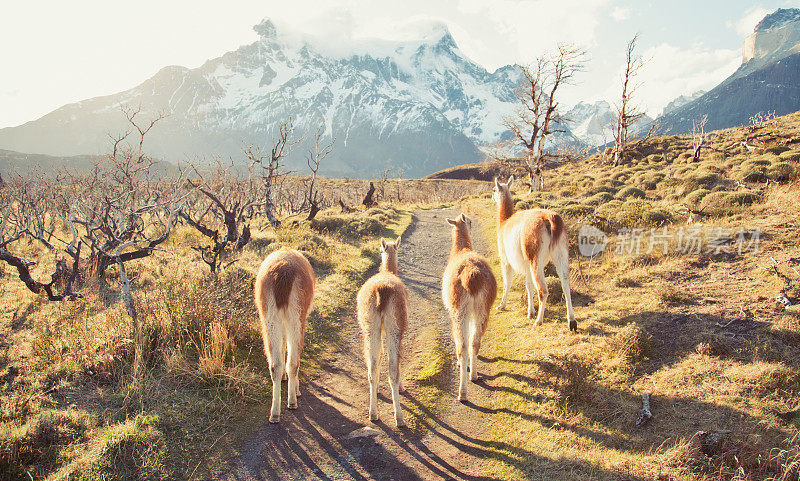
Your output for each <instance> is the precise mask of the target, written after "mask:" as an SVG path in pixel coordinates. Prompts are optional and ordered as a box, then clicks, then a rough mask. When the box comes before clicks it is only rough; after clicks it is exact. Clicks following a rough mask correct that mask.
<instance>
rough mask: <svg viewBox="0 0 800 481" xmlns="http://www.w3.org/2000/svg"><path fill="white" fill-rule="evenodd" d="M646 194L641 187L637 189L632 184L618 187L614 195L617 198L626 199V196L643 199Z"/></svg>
mask: <svg viewBox="0 0 800 481" xmlns="http://www.w3.org/2000/svg"><path fill="white" fill-rule="evenodd" d="M646 196H647V195H646V194H645V193H644V191H643V190H642V189H637V188H636V187H633V186H628V187H625V188H623V189H620V191H619V192H617V195H615V196H614V197H615V198H617V199H627V198H628V197H632V198H634V199H644V198H645V197H646Z"/></svg>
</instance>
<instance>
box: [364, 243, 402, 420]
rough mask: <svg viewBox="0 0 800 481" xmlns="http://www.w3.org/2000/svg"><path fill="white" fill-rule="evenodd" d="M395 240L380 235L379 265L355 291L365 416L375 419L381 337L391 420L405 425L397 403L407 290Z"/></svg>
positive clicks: (399, 388) (398, 400)
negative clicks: (365, 387)
mask: <svg viewBox="0 0 800 481" xmlns="http://www.w3.org/2000/svg"><path fill="white" fill-rule="evenodd" d="M398 247H400V237H398V238H397V240H396V241H395V242H386V240H384V239H381V244H380V250H381V267H380V270H379V271H378V273H377V274H375V275H374V276H372V277H370V278H369V279H368V280H367V282H365V283H364V285H363V286H362V287H361V290H359V291H358V323H359V325H360V326H361V333H362V334H363V336H364V359H365V361H366V363H367V378H368V379H369V419H370V421H377V420H378V406H377V404H378V378H379V377H380V363H381V358H382V357H383V352H382V351H383V349H382V347H381V337H383V338H384V343H385V344H386V351H387V357H388V358H389V384H390V386H391V389H392V402H393V403H394V421H395V424H396V425H397V426H398V427H400V426H405V421H403V411H402V409H401V407H400V391H401V390H402V386H401V381H400V350H401V347H402V342H403V334H405V332H406V326H407V311H406V302H407V299H408V294H407V293H406V288H405V286H404V285H403V281H401V280H400V278H399V277H397V249H398Z"/></svg>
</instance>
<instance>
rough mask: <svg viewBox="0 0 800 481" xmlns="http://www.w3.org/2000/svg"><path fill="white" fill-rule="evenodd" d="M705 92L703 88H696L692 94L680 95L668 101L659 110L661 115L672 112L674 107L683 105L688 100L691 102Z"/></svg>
mask: <svg viewBox="0 0 800 481" xmlns="http://www.w3.org/2000/svg"><path fill="white" fill-rule="evenodd" d="M705 94H706V91H705V90H698V91H697V92H695V93H693V94H692V95H681V96H679V97H678V98H676V99H675V100H673V101H672V102H670V103H668V104H667V106H666V107H664V110H662V111H661V115H666V114H668V113H670V112H672V111H673V110H675V109H678V108H680V107H683V106H684V105H686V104H688V103H689V102H693V101H695V100H697V99H699V98H700V97H702V96H703V95H705Z"/></svg>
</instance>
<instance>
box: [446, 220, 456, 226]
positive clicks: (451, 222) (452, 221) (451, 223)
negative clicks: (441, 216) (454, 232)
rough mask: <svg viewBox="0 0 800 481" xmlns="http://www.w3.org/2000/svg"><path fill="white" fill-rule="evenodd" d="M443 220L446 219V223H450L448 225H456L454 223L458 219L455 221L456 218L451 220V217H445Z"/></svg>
mask: <svg viewBox="0 0 800 481" xmlns="http://www.w3.org/2000/svg"><path fill="white" fill-rule="evenodd" d="M445 220H446V221H447V223H448V224H450V225H456V224H458V221H457V220H453V219H445Z"/></svg>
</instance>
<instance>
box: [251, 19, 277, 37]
mask: <svg viewBox="0 0 800 481" xmlns="http://www.w3.org/2000/svg"><path fill="white" fill-rule="evenodd" d="M253 30H255V32H256V33H257V34H258V36H259V37H261V38H264V39H274V38H275V37H276V36H277V35H278V30H277V29H276V28H275V24H274V23H272V20H270V19H269V18H265V19H264V20H262V21H261V22H260V23H259V24H257V25H254V26H253Z"/></svg>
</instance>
